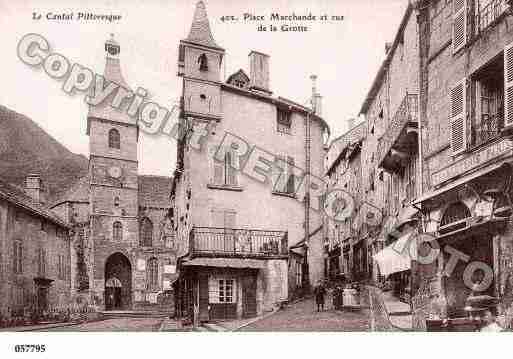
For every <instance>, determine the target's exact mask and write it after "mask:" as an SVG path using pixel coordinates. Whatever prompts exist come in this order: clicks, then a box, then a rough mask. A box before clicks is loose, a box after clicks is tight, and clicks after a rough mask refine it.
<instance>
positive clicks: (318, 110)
mask: <svg viewBox="0 0 513 359" xmlns="http://www.w3.org/2000/svg"><path fill="white" fill-rule="evenodd" d="M310 80H312V100H311V101H312V110H313V111H314V113H315V114H316V115H317V116H322V96H321V94H320V93H318V92H317V75H311V76H310Z"/></svg>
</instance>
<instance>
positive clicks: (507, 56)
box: [504, 43, 513, 127]
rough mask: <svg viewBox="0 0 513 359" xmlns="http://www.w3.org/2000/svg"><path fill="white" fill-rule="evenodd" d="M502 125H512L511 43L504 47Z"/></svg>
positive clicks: (512, 68)
mask: <svg viewBox="0 0 513 359" xmlns="http://www.w3.org/2000/svg"><path fill="white" fill-rule="evenodd" d="M504 126H505V127H509V126H513V43H511V44H508V45H507V46H506V47H505V49H504Z"/></svg>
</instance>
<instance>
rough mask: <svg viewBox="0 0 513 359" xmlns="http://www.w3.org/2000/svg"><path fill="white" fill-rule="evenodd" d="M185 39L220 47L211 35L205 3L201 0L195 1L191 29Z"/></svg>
mask: <svg viewBox="0 0 513 359" xmlns="http://www.w3.org/2000/svg"><path fill="white" fill-rule="evenodd" d="M185 41H188V42H192V43H195V44H199V45H204V46H209V47H215V48H218V49H220V48H221V47H220V46H219V45H217V44H216V42H215V40H214V36H212V31H211V30H210V22H209V21H208V16H207V9H206V7H205V3H204V2H203V1H201V0H200V1H198V2H197V3H196V9H195V10H194V17H193V19H192V25H191V31H189V36H187V39H185Z"/></svg>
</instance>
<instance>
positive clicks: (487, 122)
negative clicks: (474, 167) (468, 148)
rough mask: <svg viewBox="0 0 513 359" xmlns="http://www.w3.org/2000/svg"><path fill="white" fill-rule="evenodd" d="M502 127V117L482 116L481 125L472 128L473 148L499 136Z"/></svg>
mask: <svg viewBox="0 0 513 359" xmlns="http://www.w3.org/2000/svg"><path fill="white" fill-rule="evenodd" d="M502 126H503V117H502V116H498V115H487V114H485V115H482V117H481V123H480V124H477V125H475V126H474V128H473V131H472V132H473V136H474V141H473V143H474V146H480V145H482V144H483V143H487V142H489V141H491V140H493V139H495V138H497V137H498V136H499V135H500V131H501V129H502Z"/></svg>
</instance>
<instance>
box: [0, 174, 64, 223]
mask: <svg viewBox="0 0 513 359" xmlns="http://www.w3.org/2000/svg"><path fill="white" fill-rule="evenodd" d="M0 198H3V199H5V200H6V201H8V202H11V203H12V204H14V205H16V206H18V207H22V208H24V209H25V210H26V211H28V212H31V213H32V214H35V215H36V216H39V217H43V218H46V219H48V220H50V221H52V222H53V223H55V224H58V225H60V226H62V227H67V228H69V224H67V223H66V222H64V221H62V220H61V219H59V218H58V217H57V216H56V215H55V214H53V213H52V212H51V211H49V210H48V209H46V208H45V207H43V205H41V204H40V203H37V202H34V200H33V199H32V198H31V197H29V196H28V195H27V194H25V193H24V192H22V191H21V190H19V189H18V188H17V187H15V186H13V185H11V184H9V183H7V182H3V181H0Z"/></svg>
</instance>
